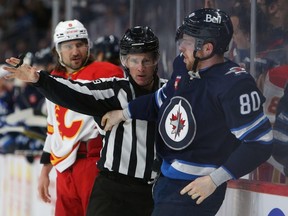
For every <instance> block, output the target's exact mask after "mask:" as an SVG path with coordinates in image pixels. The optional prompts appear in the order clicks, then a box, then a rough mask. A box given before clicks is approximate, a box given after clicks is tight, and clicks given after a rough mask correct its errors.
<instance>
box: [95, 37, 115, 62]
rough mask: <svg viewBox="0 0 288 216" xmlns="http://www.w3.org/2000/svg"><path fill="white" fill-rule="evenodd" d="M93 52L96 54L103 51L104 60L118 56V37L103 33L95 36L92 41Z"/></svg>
mask: <svg viewBox="0 0 288 216" xmlns="http://www.w3.org/2000/svg"><path fill="white" fill-rule="evenodd" d="M92 50H93V53H94V54H95V55H96V56H97V55H98V54H99V53H100V52H103V53H104V58H105V60H110V59H116V58H117V59H118V58H119V52H120V49H119V39H118V37H116V36H115V35H105V36H102V37H99V38H97V39H96V40H95V41H94V43H93V49H92Z"/></svg>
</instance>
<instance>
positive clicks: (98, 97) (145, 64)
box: [4, 26, 166, 216]
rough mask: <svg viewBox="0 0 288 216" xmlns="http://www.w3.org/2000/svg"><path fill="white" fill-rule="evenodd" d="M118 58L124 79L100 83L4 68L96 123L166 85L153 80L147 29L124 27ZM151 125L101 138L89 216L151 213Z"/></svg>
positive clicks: (154, 58)
mask: <svg viewBox="0 0 288 216" xmlns="http://www.w3.org/2000/svg"><path fill="white" fill-rule="evenodd" d="M120 58H121V63H122V65H123V67H124V69H125V72H126V73H127V75H128V78H127V79H117V78H110V79H99V80H95V81H94V82H91V83H85V84H83V83H79V82H73V81H68V80H65V79H61V78H53V77H51V76H49V75H48V74H46V73H44V72H40V73H37V72H36V70H35V69H34V68H31V67H30V66H28V65H25V64H24V65H22V66H20V67H18V68H12V67H5V68H6V70H9V71H10V72H11V73H14V74H12V75H11V77H14V76H16V77H17V78H19V79H21V80H24V81H27V82H34V83H35V84H34V86H35V87H37V89H38V90H39V91H41V92H42V93H43V94H44V95H45V96H46V97H47V98H48V99H49V100H53V101H54V102H55V103H57V104H60V105H62V106H65V107H68V108H70V109H73V110H75V111H78V112H82V113H85V114H88V115H92V116H95V120H96V121H97V122H98V123H99V125H100V121H101V117H102V115H104V114H105V113H106V112H107V111H109V110H113V109H122V108H124V107H126V106H127V104H128V102H129V101H131V100H133V99H135V98H136V97H139V96H141V95H145V94H148V93H152V92H154V91H155V90H157V89H159V88H160V87H161V86H162V85H163V84H164V83H166V80H162V79H159V77H158V76H157V70H158V60H159V41H158V37H157V36H155V34H154V33H153V31H152V30H151V28H149V27H147V26H136V27H133V28H131V29H128V30H127V31H126V33H125V34H124V35H123V37H122V39H121V41H120ZM7 63H9V64H11V65H13V66H15V65H17V64H19V59H15V58H11V59H9V60H7ZM5 68H4V69H5ZM155 125H156V124H155V122H147V121H141V120H131V121H127V122H125V123H121V124H119V125H117V126H115V127H114V128H113V129H112V131H111V132H108V133H106V134H104V135H105V139H104V142H103V148H102V151H101V158H100V160H99V161H98V163H97V165H98V168H99V169H100V170H101V171H100V174H99V175H98V177H97V178H96V180H95V183H94V186H93V191H92V194H91V198H90V202H89V206H88V212H87V215H88V216H95V215H103V216H114V215H121V216H122V215H125V216H135V215H137V216H150V215H151V212H152V209H153V199H152V182H153V181H154V180H155V178H156V176H157V171H158V170H157V169H156V170H154V164H155V163H154V162H155V161H156V162H157V160H156V159H157V158H156V154H155V146H154V141H155V130H156V128H155ZM156 164H157V163H156ZM152 169H153V170H152Z"/></svg>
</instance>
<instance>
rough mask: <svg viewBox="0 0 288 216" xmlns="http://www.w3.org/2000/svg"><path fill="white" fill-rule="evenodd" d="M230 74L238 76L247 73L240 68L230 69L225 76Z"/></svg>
mask: <svg viewBox="0 0 288 216" xmlns="http://www.w3.org/2000/svg"><path fill="white" fill-rule="evenodd" d="M231 73H234V74H235V75H240V74H242V73H248V72H247V71H246V70H245V69H244V68H242V67H232V68H230V70H229V71H228V72H227V73H226V74H225V75H228V74H231Z"/></svg>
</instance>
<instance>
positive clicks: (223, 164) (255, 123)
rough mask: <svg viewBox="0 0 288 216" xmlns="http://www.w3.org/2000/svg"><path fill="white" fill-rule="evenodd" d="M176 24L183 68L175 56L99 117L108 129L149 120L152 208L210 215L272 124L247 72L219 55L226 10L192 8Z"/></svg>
mask: <svg viewBox="0 0 288 216" xmlns="http://www.w3.org/2000/svg"><path fill="white" fill-rule="evenodd" d="M178 30H180V31H181V32H180V34H179V32H178V37H179V36H180V37H182V39H180V41H179V50H180V52H181V53H182V56H183V58H184V63H185V64H186V68H187V69H188V70H189V72H188V73H183V70H178V68H179V66H181V64H180V63H181V62H180V61H179V58H181V57H178V58H176V60H175V65H174V72H173V74H172V79H171V80H169V82H168V83H167V85H165V86H164V87H163V88H161V89H159V90H158V91H156V92H155V93H154V94H153V95H146V96H144V97H141V98H138V99H136V100H133V101H132V102H130V103H129V105H128V108H127V109H125V110H124V111H123V112H122V111H113V112H112V113H108V114H107V115H105V116H104V117H103V123H105V122H106V127H105V130H109V129H111V126H112V125H114V124H115V123H118V122H119V121H121V120H125V119H128V120H129V121H131V118H133V119H145V120H149V121H153V120H154V121H157V125H158V128H157V129H158V130H157V135H156V148H157V153H158V154H159V156H160V157H161V158H162V159H163V162H162V166H161V173H162V175H161V176H160V178H159V179H158V180H157V182H156V183H155V186H154V190H153V198H154V204H155V207H154V210H153V214H152V215H153V216H156V215H157V216H164V215H165V216H170V215H171V216H172V215H181V216H186V215H187V216H188V215H189V216H192V215H193V216H199V215H203V216H204V215H205V216H208V215H211V216H212V215H215V214H216V213H217V211H218V210H219V208H220V206H221V204H222V202H223V200H224V196H225V191H226V185H227V183H226V182H227V181H228V180H230V179H237V178H240V177H241V176H243V175H245V174H248V173H249V172H251V171H253V170H254V169H255V168H256V167H257V166H259V165H260V164H261V163H263V162H265V161H266V160H267V159H268V158H269V157H270V155H271V151H272V130H271V125H270V123H269V120H268V118H267V117H266V116H265V115H264V113H263V107H262V106H263V103H264V100H265V99H264V97H263V95H262V94H261V92H260V90H259V89H258V88H257V87H256V83H255V81H254V79H253V77H252V76H251V75H250V74H249V73H247V72H246V71H245V69H243V68H240V67H239V66H238V65H237V64H235V63H234V62H231V61H229V60H227V59H225V58H224V53H225V52H226V51H227V47H228V45H229V43H230V40H231V37H232V34H233V28H232V24H231V21H230V18H229V16H228V15H226V14H225V13H224V12H223V11H221V10H217V9H209V8H207V9H200V10H196V11H194V12H193V13H191V14H190V15H189V16H187V17H186V18H185V19H184V22H183V24H182V26H181V28H179V29H178ZM182 64H183V62H182ZM191 198H192V199H191Z"/></svg>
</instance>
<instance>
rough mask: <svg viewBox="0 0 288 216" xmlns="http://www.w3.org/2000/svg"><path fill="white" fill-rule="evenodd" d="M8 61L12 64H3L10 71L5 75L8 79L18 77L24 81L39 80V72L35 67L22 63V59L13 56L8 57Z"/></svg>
mask: <svg viewBox="0 0 288 216" xmlns="http://www.w3.org/2000/svg"><path fill="white" fill-rule="evenodd" d="M6 63H8V64H9V65H11V66H10V67H8V66H3V69H4V70H6V71H8V72H9V73H8V74H7V75H6V76H5V78H6V79H12V78H17V79H19V80H22V81H24V82H32V83H36V82H37V81H38V80H39V73H38V72H37V69H36V68H35V67H31V66H30V65H27V64H21V60H20V59H18V58H14V57H11V58H9V59H6Z"/></svg>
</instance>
